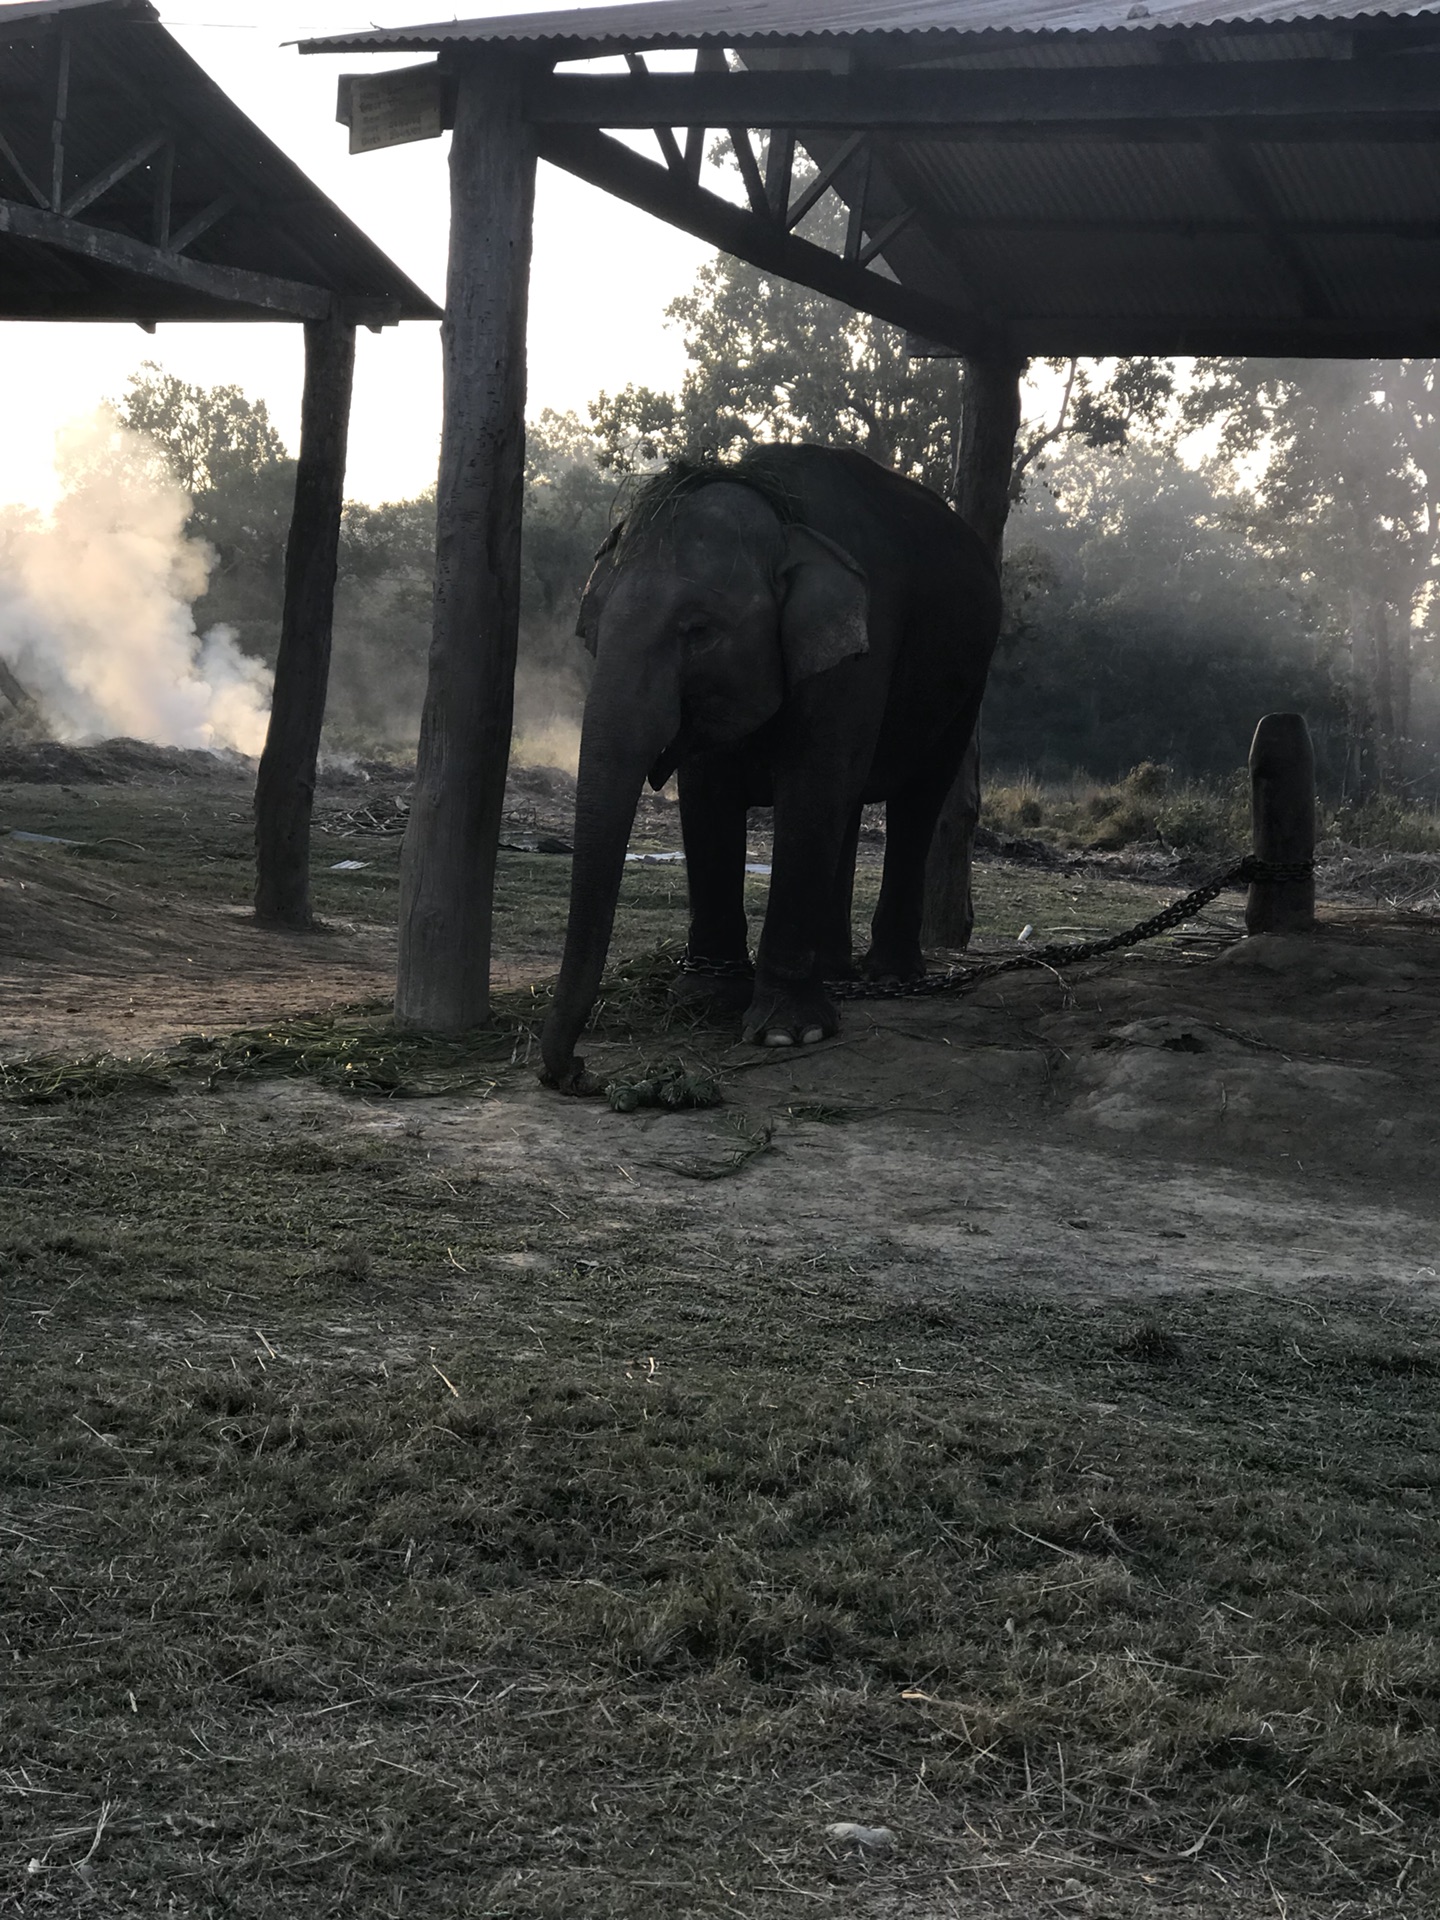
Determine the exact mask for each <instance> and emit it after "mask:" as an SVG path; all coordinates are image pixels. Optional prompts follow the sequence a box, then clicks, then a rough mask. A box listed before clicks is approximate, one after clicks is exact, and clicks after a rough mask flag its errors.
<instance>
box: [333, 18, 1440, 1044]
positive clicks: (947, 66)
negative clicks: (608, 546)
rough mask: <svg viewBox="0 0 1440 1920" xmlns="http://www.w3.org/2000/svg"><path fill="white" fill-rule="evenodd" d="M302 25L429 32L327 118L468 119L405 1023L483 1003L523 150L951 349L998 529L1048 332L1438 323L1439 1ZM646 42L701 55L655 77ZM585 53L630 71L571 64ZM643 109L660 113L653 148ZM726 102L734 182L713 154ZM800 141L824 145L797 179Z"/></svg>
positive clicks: (1419, 340)
mask: <svg viewBox="0 0 1440 1920" xmlns="http://www.w3.org/2000/svg"><path fill="white" fill-rule="evenodd" d="M304 50H305V51H307V52H325V53H359V52H367V53H368V52H385V51H390V52H399V51H406V52H417V51H430V52H433V53H434V54H435V55H436V56H437V57H436V60H435V62H434V63H433V65H432V66H431V67H430V68H428V69H423V70H421V71H420V72H418V73H417V72H416V71H415V70H414V69H411V70H410V71H409V72H408V73H407V75H406V76H405V78H404V80H403V82H402V81H400V80H399V77H398V76H396V77H394V78H393V79H391V80H389V81H387V80H385V79H384V77H382V76H371V77H367V78H366V79H365V80H364V81H358V80H351V81H349V82H347V83H342V117H350V118H351V120H352V127H353V126H354V124H355V121H354V115H355V112H356V110H357V106H359V105H364V104H365V101H364V100H363V99H362V93H363V90H364V89H366V88H368V89H370V96H369V97H370V103H371V104H372V105H374V104H375V103H376V102H379V103H380V104H381V105H383V95H384V90H385V87H386V86H387V85H389V86H401V85H403V87H404V89H405V91H406V98H407V99H408V100H409V101H410V102H411V103H412V105H413V102H414V101H415V100H416V99H418V98H421V97H423V95H424V90H425V89H426V87H427V86H428V88H429V89H430V115H429V130H438V129H439V127H440V126H441V125H442V124H444V125H453V127H454V141H453V145H452V148H451V156H450V170H451V184H452V228H451V251H450V270H449V294H448V299H447V312H446V325H445V365H446V418H445V428H444V439H443V447H442V455H441V471H440V491H439V502H438V505H439V537H438V538H439V544H438V572H437V583H436V603H435V643H434V648H433V652H432V664H431V682H430V690H429V695H428V698H427V703H426V712H425V721H424V726H423V731H422V738H421V754H420V766H419V777H418V781H417V787H416V795H415V803H414V808H413V811H412V816H411V829H410V833H409V835H408V836H407V844H406V861H405V878H404V887H403V894H402V925H401V962H400V990H399V996H398V1003H397V1004H398V1010H399V1014H400V1017H401V1018H402V1019H404V1020H407V1021H409V1022H410V1023H412V1024H415V1025H423V1026H429V1027H434V1028H438V1029H442V1030H454V1029H457V1028H461V1027H464V1026H467V1025H470V1024H472V1023H473V1022H475V1021H478V1020H480V1019H481V1018H483V1017H484V1015H485V1012H486V1007H487V991H488V985H487V983H488V967H489V942H490V908H489V901H490V891H491V884H492V880H493V871H494V853H495V846H496V842H497V839H498V832H499V815H500V806H501V800H502V795H503V784H504V774H505V762H506V756H507V753H508V746H509V734H510V721H511V683H512V679H513V671H514V650H515V623H516V605H517V599H518V594H517V581H518V573H519V502H520V488H521V478H522V459H523V422H522V406H523V400H524V385H525V374H524V339H525V307H526V271H527V263H528V259H529V248H530V220H531V204H532V198H533V187H534V176H535V163H536V160H537V159H539V158H543V159H546V160H549V161H551V162H552V163H553V164H554V165H556V166H559V167H563V168H565V169H566V170H567V171H569V172H571V173H574V174H577V175H578V176H580V177H581V178H583V179H585V180H588V181H590V182H592V183H593V184H594V185H596V186H600V187H603V188H605V189H606V190H607V191H608V192H611V193H614V194H616V195H618V196H619V197H620V198H621V199H624V200H627V201H629V202H630V203H631V204H632V205H635V206H638V207H642V208H644V209H646V210H647V211H649V212H651V213H653V214H655V215H656V216H657V217H658V218H660V219H663V220H666V221H668V222H670V223H671V224H672V225H675V226H678V227H682V228H684V229H685V230H686V231H687V232H689V233H692V234H695V235H697V236H698V237H700V238H701V239H704V240H708V241H710V242H712V243H713V244H714V245H716V246H718V247H722V248H724V249H726V250H727V251H729V252H731V253H734V254H737V255H738V256H740V257H741V258H742V259H745V260H749V261H751V262H752V263H753V264H755V265H756V266H759V267H762V268H764V269H766V270H768V271H771V272H774V273H778V274H783V275H785V276H787V277H788V278H790V279H793V280H796V281H799V282H801V283H802V284H804V285H806V286H809V287H813V288H815V289H816V290H818V291H820V292H822V293H826V294H831V295H833V296H834V297H836V298H837V299H840V300H844V301H847V302H848V303H849V304H850V305H852V306H854V307H856V308H858V309H860V310H862V311H864V312H867V313H872V314H875V315H877V316H878V317H880V318H881V319H884V320H889V321H892V322H894V323H896V324H897V325H899V326H902V327H905V328H907V329H908V330H910V332H911V333H912V335H915V336H918V337H919V338H918V340H917V343H916V344H917V346H919V347H920V348H921V350H926V347H927V343H928V349H929V350H934V349H935V348H938V349H939V350H942V351H947V352H952V353H956V354H960V355H962V356H965V357H966V359H967V360H968V361H969V363H970V375H971V380H970V392H971V394H972V396H973V405H971V406H970V407H969V408H968V409H967V419H966V423H965V445H964V448H963V449H962V452H963V457H964V459H965V462H966V470H965V472H964V473H963V474H962V476H961V488H960V495H961V504H962V508H963V509H964V510H966V511H967V512H968V513H969V515H970V517H972V518H973V519H975V520H976V521H977V523H978V524H981V525H982V526H984V527H985V528H986V529H987V531H989V532H990V534H991V536H992V538H995V539H996V540H997V541H998V532H999V527H1000V526H1001V525H1003V518H1004V513H1003V505H1004V500H1003V481H1004V477H1005V476H1006V475H1007V474H1008V469H1009V452H1010V446H1011V444H1012V442H1013V435H1014V431H1015V427H1016V425H1017V424H1018V402H1017V397H1016V396H1017V390H1018V380H1019V377H1020V372H1021V370H1022V368H1023V364H1024V361H1025V360H1026V358H1027V357H1029V356H1031V355H1036V354H1067V355H1068V354H1096V355H1101V354H1269V355H1275V354H1286V355H1289V354H1307V355H1317V356H1345V355H1367V356H1368V355H1384V356H1399V355H1412V354H1415V355H1426V354H1433V353H1435V352H1436V351H1437V349H1440V0H1421V3H1420V4H1417V5H1410V6H1404V7H1402V6H1397V5H1394V4H1390V5H1386V4H1383V0H1382V3H1381V4H1378V5H1377V4H1375V0H1368V4H1364V5H1358V6H1357V5H1354V4H1347V3H1346V0H659V3H656V0H641V4H632V5H624V6H606V7H594V8H586V9H584V10H581V11H572V12H563V13H534V14H526V15H519V16H514V17H511V18H508V19H493V20H474V21H452V22H447V23H444V24H441V25H437V26H433V27H414V28H395V29H384V30H370V31H364V32H358V33H353V34H345V35H336V36H332V37H329V38H326V39H323V40H312V41H309V42H306V43H304ZM661 50H664V51H666V52H672V51H676V50H680V51H691V52H693V55H694V59H693V63H692V67H691V70H690V71H682V72H668V71H667V72H663V73H658V72H654V73H652V72H650V71H648V70H647V65H646V57H647V54H649V53H650V52H652V51H661ZM601 55H623V56H624V59H625V62H626V65H627V68H628V71H626V72H623V73H614V72H611V73H596V72H593V71H585V70H584V69H583V67H577V65H576V63H583V62H585V61H588V60H591V59H594V58H595V57H597V56H601ZM427 74H428V80H427V78H426V75H427ZM626 129H651V130H653V133H654V138H655V145H656V153H655V157H653V158H651V157H649V156H647V155H646V154H645V153H642V152H637V151H635V149H634V148H633V147H632V146H631V145H629V144H627V143H626V142H625V141H622V140H619V139H617V138H616V137H615V134H616V133H617V132H618V131H622V130H626ZM712 130H722V131H724V132H726V133H728V135H729V138H730V140H731V142H732V144H733V146H734V150H735V154H736V158H737V160H738V163H739V177H740V181H741V182H742V183H743V185H742V197H739V198H737V199H735V200H730V199H726V198H724V197H723V196H721V195H720V194H717V193H715V192H713V191H711V190H710V189H709V188H708V187H707V186H706V185H705V184H703V181H702V165H701V163H702V159H703V155H704V153H705V148H706V141H707V139H708V138H709V137H710V134H711V131H712ZM759 130H763V131H764V132H765V134H766V135H768V138H767V139H766V141H765V143H764V146H763V148H757V143H756V138H755V136H756V133H757V131H759ZM396 137H403V135H397V136H396ZM797 149H803V150H804V152H806V153H807V154H808V155H809V156H810V159H811V160H812V161H813V163H814V166H815V168H816V169H817V172H816V173H815V174H814V176H813V177H812V178H811V179H810V180H809V182H808V184H805V185H803V186H799V187H797V185H796V181H795V176H794V156H795V153H796V151H797ZM761 152H763V155H764V158H763V164H762V159H761ZM827 189H829V190H833V191H834V193H835V194H836V195H837V196H838V197H839V199H840V200H841V201H842V202H843V203H844V206H845V207H846V209H847V210H848V215H847V221H846V225H845V235H844V239H843V242H841V243H840V244H839V245H837V247H836V248H835V249H833V250H830V249H827V248H824V247H821V246H817V245H815V244H813V243H811V242H810V241H808V240H805V239H802V238H801V237H800V236H799V235H798V234H797V232H796V228H797V226H798V224H799V223H800V221H801V220H803V218H804V216H805V214H806V212H807V211H808V210H809V208H810V207H811V206H812V205H813V204H814V203H815V201H816V199H817V198H818V196H819V195H820V194H822V193H823V192H825V191H826V190H827Z"/></svg>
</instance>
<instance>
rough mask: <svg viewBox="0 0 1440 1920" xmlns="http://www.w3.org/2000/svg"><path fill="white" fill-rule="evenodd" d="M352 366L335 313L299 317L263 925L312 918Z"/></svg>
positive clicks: (269, 754)
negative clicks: (318, 782)
mask: <svg viewBox="0 0 1440 1920" xmlns="http://www.w3.org/2000/svg"><path fill="white" fill-rule="evenodd" d="M354 371H355V329H354V327H353V326H351V325H349V324H348V323H347V322H346V321H345V320H343V319H341V318H338V317H335V318H332V319H329V320H307V321H306V323H305V392H304V397H303V399H302V401H301V405H300V459H299V462H298V463H297V466H296V470H295V505H294V508H293V509H292V511H291V515H290V533H289V537H288V539H287V540H286V543H285V609H284V614H283V616H282V619H281V626H280V652H279V655H278V657H277V659H276V662H275V692H274V696H273V699H272V701H271V705H270V725H269V728H268V730H267V732H266V735H265V751H264V752H263V753H262V754H261V756H260V773H259V778H258V779H257V780H256V783H255V856H256V881H255V918H256V919H257V920H259V921H261V922H263V923H264V924H265V925H267V926H281V927H301V928H303V927H308V926H310V925H311V924H312V921H311V913H310V814H311V810H312V807H313V805H314V800H315V761H316V757H317V755H318V753H319V751H320V728H321V725H322V723H323V721H324V719H325V690H326V686H327V684H328V682H329V678H330V633H331V627H332V625H333V622H334V615H335V567H336V560H337V556H338V554H339V550H340V509H341V506H342V504H343V502H344V495H345V443H346V439H347V437H348V434H349V430H350V388H351V384H352V378H353V375H354Z"/></svg>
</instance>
